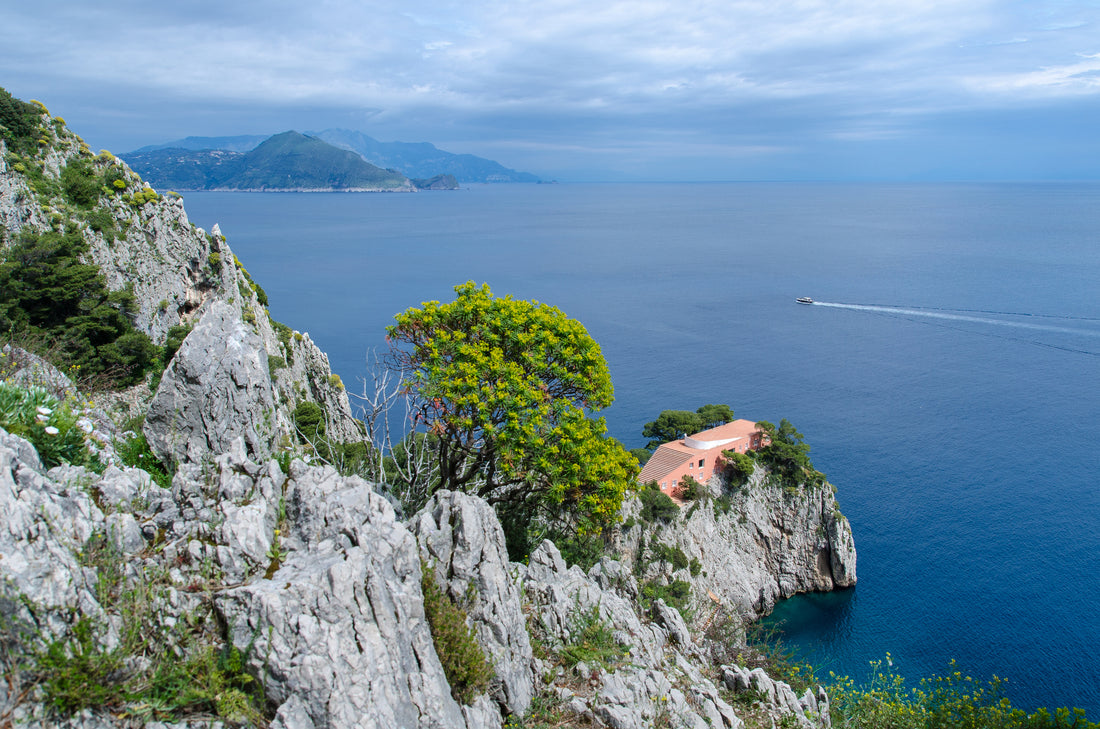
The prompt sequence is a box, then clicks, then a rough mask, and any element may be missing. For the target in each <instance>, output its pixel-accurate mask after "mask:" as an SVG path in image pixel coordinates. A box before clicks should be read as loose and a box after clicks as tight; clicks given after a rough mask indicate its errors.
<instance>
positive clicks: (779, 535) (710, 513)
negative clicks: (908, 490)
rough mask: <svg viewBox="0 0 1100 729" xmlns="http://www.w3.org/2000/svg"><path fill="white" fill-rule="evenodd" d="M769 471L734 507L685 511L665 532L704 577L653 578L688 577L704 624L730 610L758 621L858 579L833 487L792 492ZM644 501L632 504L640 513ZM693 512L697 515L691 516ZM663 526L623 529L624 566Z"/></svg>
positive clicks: (710, 504)
mask: <svg viewBox="0 0 1100 729" xmlns="http://www.w3.org/2000/svg"><path fill="white" fill-rule="evenodd" d="M766 476H767V474H766V473H765V471H764V470H763V469H762V468H757V470H756V472H755V473H754V474H753V475H752V477H751V478H750V479H749V482H748V483H747V484H746V485H744V486H741V487H740V488H738V489H737V490H736V491H735V492H733V493H732V494H731V495H730V496H729V497H728V498H729V509H728V510H726V511H724V512H723V511H721V510H719V509H717V508H716V501H714V500H709V501H705V502H700V503H698V504H697V505H693V506H692V507H688V508H687V509H685V510H683V511H682V513H681V515H680V517H679V518H677V519H675V520H673V521H672V523H671V524H669V525H667V526H661V527H660V531H661V533H660V541H661V542H662V543H664V544H666V545H669V546H675V547H679V548H680V549H681V550H682V551H683V552H684V554H685V555H686V556H687V557H688V558H689V559H695V560H698V563H699V567H700V569H699V570H698V574H695V575H691V574H689V573H688V571H687V570H679V571H676V572H675V575H674V574H673V570H672V568H671V565H668V564H667V563H652V564H650V565H649V566H648V568H647V570H648V571H647V572H646V573H645V574H644V577H645V578H646V579H653V578H656V579H673V578H674V577H675V578H677V579H684V580H688V581H690V583H691V585H692V591H691V594H692V601H693V602H692V604H693V607H694V608H695V614H696V615H697V616H698V617H699V619H700V621H705V620H706V619H707V618H708V617H710V616H711V615H713V614H716V612H717V611H725V612H726V613H727V614H730V613H732V614H734V615H739V616H741V617H742V618H743V619H752V618H755V617H757V616H759V615H760V614H763V613H767V612H770V611H771V609H772V608H773V607H774V606H775V603H776V601H777V600H780V599H782V598H786V597H790V596H792V595H794V594H796V593H799V592H811V591H821V590H833V589H837V588H841V587H848V586H851V585H854V584H855V582H856V551H855V542H854V540H853V539H852V530H851V527H850V526H849V524H848V520H847V519H846V518H845V517H844V515H843V514H841V513H840V510H839V507H838V505H837V501H836V497H835V496H834V495H833V491H832V488H831V487H830V486H829V485H828V484H825V485H823V486H820V487H814V488H802V489H799V490H798V491H795V492H792V491H789V490H788V489H785V488H783V487H782V486H779V485H774V484H771V483H769V482H768V480H767V478H766ZM638 510H639V506H638V503H637V500H631V501H630V502H628V503H627V505H626V506H625V507H624V514H625V515H626V516H628V517H629V516H635V517H636V515H637V512H638ZM688 514H690V516H688ZM655 528H656V527H653V526H648V525H643V526H640V527H635V528H633V529H630V530H627V531H626V532H623V535H622V537H621V541H620V549H621V553H622V561H623V562H624V563H627V564H630V563H631V562H632V561H633V560H634V559H635V558H636V556H637V554H638V551H639V549H640V543H641V539H642V536H643V534H644V535H645V536H646V539H647V540H649V541H652V540H653V539H654V538H656V535H655V533H654V530H655Z"/></svg>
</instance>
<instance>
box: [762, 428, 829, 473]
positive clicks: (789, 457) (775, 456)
mask: <svg viewBox="0 0 1100 729" xmlns="http://www.w3.org/2000/svg"><path fill="white" fill-rule="evenodd" d="M756 427H757V428H758V429H759V432H760V433H761V434H762V435H763V436H765V439H764V442H767V441H768V440H770V441H771V442H770V443H768V445H766V446H764V447H763V448H761V449H759V450H758V451H757V456H756V457H757V460H759V461H760V462H761V463H763V464H764V465H766V466H768V468H770V469H771V470H772V472H773V473H776V474H778V475H779V477H780V478H781V479H782V480H783V481H784V483H786V484H787V485H788V486H795V485H797V484H805V485H807V486H815V485H818V484H821V483H823V482H824V481H825V474H823V473H821V472H820V471H818V470H816V469H815V468H814V464H813V463H812V462H811V461H810V446H809V445H807V444H806V443H804V442H803V441H802V437H803V436H802V434H801V433H799V432H798V430H797V429H796V428H795V427H794V425H792V424H791V422H790V421H789V420H787V419H786V418H784V419H782V420H780V421H779V427H778V428H777V427H775V426H774V425H772V424H771V423H769V422H768V421H766V420H761V421H759V422H757V424H756Z"/></svg>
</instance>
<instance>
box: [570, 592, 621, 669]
mask: <svg viewBox="0 0 1100 729" xmlns="http://www.w3.org/2000/svg"><path fill="white" fill-rule="evenodd" d="M569 637H570V639H571V640H572V642H571V643H569V644H568V645H566V646H565V647H563V648H562V651H561V657H562V660H563V661H564V663H565V667H566V668H572V667H573V666H575V665H577V664H578V663H580V662H582V661H583V662H584V663H588V664H594V665H597V666H600V667H601V668H604V669H606V670H608V671H612V670H614V669H615V668H617V667H618V666H620V665H622V662H623V658H624V657H625V656H626V646H624V645H623V644H621V643H619V641H617V640H615V634H614V631H613V630H612V629H611V626H610V625H608V624H607V623H606V622H604V621H603V620H602V619H601V618H600V610H599V607H597V606H593V608H592V609H591V610H590V611H587V612H585V611H577V612H575V613H574V615H573V630H572V631H571V632H570V634H569Z"/></svg>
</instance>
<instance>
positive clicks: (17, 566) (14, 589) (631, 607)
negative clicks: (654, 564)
mask: <svg viewBox="0 0 1100 729" xmlns="http://www.w3.org/2000/svg"><path fill="white" fill-rule="evenodd" d="M0 510H3V512H4V513H5V515H6V519H5V521H4V525H3V529H2V530H0V554H3V558H2V559H0V618H2V620H3V622H4V625H5V626H6V630H7V632H6V636H7V637H6V639H5V640H6V643H5V650H4V651H3V652H0V672H2V673H3V677H4V678H5V681H0V717H4V718H10V719H11V720H12V721H14V722H15V723H16V724H17V725H19V726H27V727H35V728H37V727H46V726H51V727H55V726H69V727H73V728H74V729H75V727H82V728H84V729H93V728H95V729H98V728H101V727H103V728H105V727H130V726H140V725H143V724H144V723H145V721H144V718H142V714H141V713H140V712H138V711H133V710H130V711H118V708H119V707H117V706H115V707H114V708H115V711H113V712H107V711H104V710H92V709H89V710H88V711H85V712H84V713H82V714H80V715H79V716H78V717H75V718H73V719H65V718H64V717H63V716H60V715H59V714H58V712H57V709H56V706H55V704H51V703H48V702H47V701H46V699H47V697H53V698H54V699H56V695H57V694H56V688H53V687H52V685H51V686H49V687H43V686H41V685H38V686H36V685H35V684H34V682H35V681H41V680H42V674H40V673H37V672H36V671H37V669H36V670H27V667H28V666H33V665H35V661H36V660H39V661H40V660H41V658H35V656H41V655H43V653H41V651H42V650H44V649H43V648H42V646H47V645H51V646H53V650H55V651H62V653H63V654H64V653H65V652H66V651H68V652H71V654H72V655H78V654H82V655H84V656H85V657H89V656H91V657H110V658H111V665H112V666H114V667H115V668H114V671H113V673H112V674H111V675H110V676H106V675H105V676H103V677H101V678H100V679H97V680H102V681H104V682H108V683H109V682H111V681H118V680H120V678H127V679H131V678H132V679H135V685H140V683H141V682H144V681H151V680H154V679H153V677H152V676H151V674H152V673H153V670H154V669H158V668H159V669H161V670H166V669H163V667H162V663H163V662H165V661H168V662H183V663H184V664H185V665H186V666H187V667H188V669H187V670H188V671H189V673H188V678H187V680H188V682H189V684H188V685H191V684H193V685H194V686H196V687H202V686H205V685H206V684H207V682H209V681H210V680H211V678H210V676H209V675H207V674H206V673H203V671H210V670H212V669H211V667H210V666H208V665H206V664H203V663H202V662H201V661H196V660H195V658H194V657H195V655H203V654H210V652H211V651H214V652H216V653H217V654H220V655H222V656H227V655H231V656H236V657H237V658H236V659H235V660H236V661H238V665H237V668H236V669H235V670H238V671H240V675H243V676H247V677H250V679H249V681H241V682H240V685H241V686H248V685H250V682H259V683H260V684H262V685H263V687H264V688H263V690H264V696H265V697H266V701H267V703H268V706H269V707H270V709H269V712H270V713H269V714H268V717H267V718H263V717H262V716H259V715H257V716H256V717H255V721H256V722H261V721H262V722H265V723H266V722H267V721H270V726H271V727H273V728H275V729H282V728H286V729H300V728H303V727H305V728H308V727H314V728H315V729H321V728H322V727H333V728H336V727H377V728H378V729H393V727H410V728H412V727H424V728H428V727H440V728H442V727H453V728H456V729H462V728H466V729H474V728H475V727H476V728H478V729H481V728H485V727H501V726H503V724H504V717H506V716H509V715H515V716H522V715H524V713H525V712H526V711H527V710H528V709H529V707H530V706H531V705H532V701H533V699H534V697H535V696H536V695H540V696H541V697H542V698H541V701H542V702H543V704H544V705H546V704H547V703H549V704H550V705H551V706H553V707H554V708H553V711H554V712H555V716H556V717H557V719H556V720H557V721H563V722H568V723H569V725H574V724H576V723H581V724H584V723H590V724H592V725H595V726H609V727H616V728H618V729H627V728H632V727H642V726H653V725H659V724H660V723H662V722H669V723H670V725H672V726H688V727H698V728H699V729H704V728H705V727H726V728H727V729H739V728H740V727H743V726H745V724H744V720H743V719H742V717H741V716H740V715H739V714H740V712H744V711H745V710H746V705H745V704H744V703H743V702H742V703H737V701H736V697H737V696H738V695H739V694H741V693H744V692H753V696H754V702H755V703H752V704H751V706H750V707H749V710H750V712H751V714H752V715H753V716H756V717H757V719H759V717H760V716H763V719H762V720H761V721H763V722H764V723H763V724H762V725H763V726H769V725H770V724H771V723H772V722H775V721H791V722H793V725H797V726H800V727H806V728H807V729H808V728H809V727H827V726H829V714H828V697H827V696H826V695H825V694H824V692H822V691H820V690H818V691H816V692H815V691H811V690H807V691H805V692H804V693H803V694H802V695H801V696H799V695H797V694H796V693H795V692H794V691H792V690H791V688H790V687H789V686H788V685H787V684H785V683H782V682H778V681H773V680H772V679H770V678H769V677H768V676H767V675H766V674H765V673H764V672H763V671H761V670H760V669H755V670H750V669H748V668H745V667H741V666H737V665H724V666H720V667H714V666H713V665H712V664H711V663H710V662H709V661H708V660H707V658H706V655H705V654H706V646H705V644H704V642H703V641H701V640H700V639H698V638H697V637H696V636H695V635H694V634H693V633H692V632H691V631H690V630H689V629H688V627H687V626H686V625H685V623H684V621H683V619H682V618H681V617H680V614H679V613H678V612H677V611H675V610H673V609H671V608H668V607H667V606H666V605H665V604H664V603H663V602H660V601H658V602H657V603H656V605H655V606H654V610H653V612H652V613H648V614H647V613H644V612H640V611H639V609H638V607H637V603H636V602H635V599H634V598H635V596H636V595H637V592H638V588H637V584H636V583H635V581H634V578H633V576H632V575H631V574H630V572H629V570H627V569H624V568H623V565H622V564H621V563H619V562H616V561H613V560H610V559H605V560H603V561H601V562H600V563H599V564H598V565H596V566H595V567H594V568H593V569H592V570H590V571H589V572H588V573H587V574H586V573H584V572H583V571H582V570H581V569H580V568H579V567H575V566H574V567H567V566H566V565H565V563H564V561H563V560H562V558H561V555H560V554H559V553H558V550H557V549H556V548H555V547H554V545H553V544H552V543H551V542H544V543H543V544H542V545H541V546H540V547H539V548H538V549H537V550H535V552H534V553H533V554H532V555H531V557H530V560H529V563H528V564H527V565H521V564H514V563H509V562H508V561H507V558H506V554H507V553H506V550H505V547H504V535H503V532H502V530H501V528H500V525H499V523H498V522H497V520H496V517H495V515H494V513H493V511H492V509H491V508H490V507H489V506H488V504H486V503H485V502H484V501H482V500H480V499H478V498H476V497H473V496H469V495H466V494H461V493H452V492H440V493H438V494H436V495H435V496H434V497H433V498H432V500H431V501H430V502H429V503H428V504H427V505H426V506H425V507H424V509H423V510H422V511H421V512H419V513H418V514H416V515H415V516H414V517H413V518H412V519H411V520H410V521H409V523H408V524H403V523H401V522H400V521H399V520H398V519H397V517H396V515H395V513H394V510H393V509H392V507H390V505H389V503H388V502H387V501H386V500H385V499H384V498H382V497H381V496H379V495H378V494H377V493H376V492H375V491H374V489H373V488H372V486H371V485H370V484H368V483H366V482H364V481H362V480H360V479H358V478H355V477H342V476H340V475H339V474H337V473H336V472H335V471H333V470H332V469H330V468H327V467H317V466H308V465H306V464H305V463H303V462H302V461H294V462H292V463H291V464H290V466H289V473H286V472H284V471H283V470H282V469H281V468H280V467H279V466H278V465H276V464H275V463H274V462H271V461H269V462H268V463H266V464H259V463H256V462H254V461H251V460H249V459H248V458H247V456H246V455H245V453H244V448H243V442H242V441H240V440H238V441H237V442H236V443H235V444H234V446H233V447H232V448H231V449H230V450H229V452H227V453H225V454H223V455H220V456H218V457H216V458H214V459H213V460H212V461H211V462H208V463H207V464H206V465H204V466H198V465H193V464H184V465H183V466H182V467H181V468H180V470H179V471H178V472H177V474H176V476H175V478H174V479H173V481H172V487H171V489H164V488H161V487H158V486H157V485H156V484H154V483H153V482H152V481H151V480H150V478H149V477H148V475H147V474H145V473H144V472H143V471H140V470H138V469H117V468H113V467H111V468H108V469H107V471H106V472H105V473H103V474H101V475H98V474H95V473H92V472H90V471H87V470H86V469H84V468H78V467H71V466H62V467H58V468H54V469H52V470H50V471H49V472H46V471H45V470H44V469H43V467H42V464H41V462H40V461H39V460H38V458H37V456H36V454H35V451H34V449H33V447H31V446H30V444H29V443H27V442H26V441H23V440H22V439H20V438H17V437H14V436H11V435H9V434H7V433H5V432H3V431H2V430H0ZM422 560H423V561H424V562H425V563H427V564H431V565H433V566H434V569H435V576H436V580H437V582H438V583H440V584H441V586H442V588H443V589H444V591H445V592H447V593H448V594H450V595H452V596H453V597H454V598H455V599H457V600H460V601H461V602H463V604H465V605H466V610H467V614H468V615H469V618H468V620H469V625H470V626H471V628H472V629H473V633H474V635H475V636H476V641H477V643H478V644H479V645H480V646H481V648H482V650H483V651H484V652H485V654H486V655H487V656H489V657H490V659H491V662H492V664H493V665H494V667H495V676H494V678H493V680H492V681H491V682H490V685H489V689H488V692H487V693H486V694H484V695H481V696H479V697H476V698H475V699H474V700H473V701H472V702H471V703H469V704H467V705H463V704H460V703H458V702H457V701H456V700H455V699H454V698H453V697H452V692H451V686H450V684H449V683H448V678H447V675H446V674H445V672H444V670H443V668H442V664H441V661H440V657H439V654H438V653H437V648H436V645H435V643H434V641H433V635H432V631H431V629H430V628H429V624H428V622H427V619H426V618H427V615H426V612H425V600H424V594H423V592H422V590H421V578H422V573H421V563H422ZM135 600H137V602H135ZM80 625H85V626H86V627H85V628H83V629H81V628H80V627H79V626H80ZM179 626H187V629H186V631H184V632H180V630H179ZM594 629H595V630H597V631H598V632H599V633H600V634H602V635H604V636H605V637H604V638H602V641H603V642H602V643H601V644H600V645H601V646H602V652H597V651H594V650H593V649H592V646H593V644H594V643H595V641H596V639H595V638H594V637H593V635H594V633H593V630H594ZM81 630H83V631H84V632H81ZM88 631H90V632H88ZM77 636H84V637H77ZM82 641H83V642H82ZM89 641H90V642H89ZM131 652H132V653H131ZM219 665H221V664H219ZM219 670H221V671H229V670H230V669H229V668H228V667H226V668H221V669H219ZM235 685H236V684H234V685H233V686H235ZM222 690H223V691H226V692H229V691H231V690H238V696H237V697H238V698H240V697H241V696H243V695H244V694H243V693H241V690H240V689H233V688H232V686H226V687H224V688H223V689H222ZM51 692H54V693H51ZM735 706H737V707H738V708H735ZM220 710H221V707H220ZM222 715H223V716H227V718H231V719H235V720H248V717H249V715H248V714H247V713H239V714H234V713H232V710H231V709H230V710H229V711H228V712H226V713H223V714H222ZM783 717H789V719H784V718H783ZM754 721H756V720H754ZM559 725H560V724H559ZM755 725H760V724H755ZM174 726H177V727H192V726H193V727H196V728H197V727H199V726H207V720H206V719H201V718H199V719H196V720H194V721H193V722H192V721H187V720H186V717H184V719H183V720H182V721H181V722H180V723H177V724H174Z"/></svg>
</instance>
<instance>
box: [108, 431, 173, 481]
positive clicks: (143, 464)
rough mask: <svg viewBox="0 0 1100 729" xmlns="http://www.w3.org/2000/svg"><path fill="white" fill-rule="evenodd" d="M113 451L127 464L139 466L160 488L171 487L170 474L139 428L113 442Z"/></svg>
mask: <svg viewBox="0 0 1100 729" xmlns="http://www.w3.org/2000/svg"><path fill="white" fill-rule="evenodd" d="M115 453H117V454H118V457H119V458H121V459H122V462H123V463H125V464H126V465H127V466H133V467H134V468H140V469H141V470H143V471H145V472H146V473H148V474H149V475H150V476H151V477H152V478H153V482H154V483H155V484H156V485H157V486H160V487H161V488H162V489H170V488H172V474H170V473H169V472H168V469H167V468H165V467H164V464H163V463H161V462H160V461H159V460H157V457H156V456H155V455H153V451H152V450H150V448H149V441H147V440H146V439H145V434H144V433H142V432H141V431H140V430H139V431H137V432H135V433H134V434H133V435H131V436H130V437H128V438H124V439H122V440H119V441H116V442H115Z"/></svg>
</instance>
